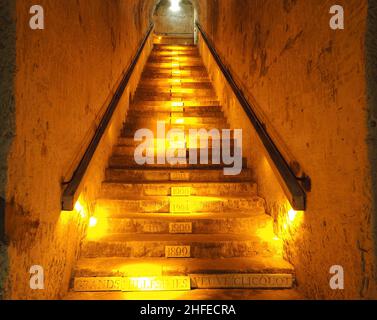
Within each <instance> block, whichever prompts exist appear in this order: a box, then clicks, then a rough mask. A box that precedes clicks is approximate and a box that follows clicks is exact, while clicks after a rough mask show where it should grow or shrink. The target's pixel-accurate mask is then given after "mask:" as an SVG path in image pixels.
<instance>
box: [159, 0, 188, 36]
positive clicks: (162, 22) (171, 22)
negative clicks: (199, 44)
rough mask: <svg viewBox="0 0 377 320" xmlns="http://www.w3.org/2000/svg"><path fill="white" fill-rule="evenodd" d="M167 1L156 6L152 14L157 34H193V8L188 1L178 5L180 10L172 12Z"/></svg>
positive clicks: (185, 0) (184, 0) (164, 0)
mask: <svg viewBox="0 0 377 320" xmlns="http://www.w3.org/2000/svg"><path fill="white" fill-rule="evenodd" d="M170 7H171V4H170V1H169V0H162V1H160V2H159V3H158V4H157V7H156V10H155V12H154V14H153V20H154V23H155V28H156V29H155V30H156V33H157V34H191V35H193V34H194V6H193V5H192V3H191V2H190V1H188V0H183V1H181V3H180V7H181V10H179V11H177V12H172V11H171V10H170Z"/></svg>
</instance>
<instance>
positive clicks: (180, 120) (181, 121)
mask: <svg viewBox="0 0 377 320" xmlns="http://www.w3.org/2000/svg"><path fill="white" fill-rule="evenodd" d="M184 123H185V119H176V120H175V124H184Z"/></svg>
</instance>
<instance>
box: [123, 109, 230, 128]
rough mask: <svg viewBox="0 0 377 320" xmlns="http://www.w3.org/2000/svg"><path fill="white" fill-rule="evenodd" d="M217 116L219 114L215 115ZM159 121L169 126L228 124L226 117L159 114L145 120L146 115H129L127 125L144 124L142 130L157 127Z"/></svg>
mask: <svg viewBox="0 0 377 320" xmlns="http://www.w3.org/2000/svg"><path fill="white" fill-rule="evenodd" d="M214 115H217V114H214ZM157 121H160V122H162V121H164V122H165V123H166V124H167V125H198V124H201V125H204V126H208V125H212V124H215V125H216V124H218V125H222V124H224V123H226V119H225V117H218V116H216V117H215V116H212V117H204V116H201V117H188V116H182V114H181V113H177V112H176V113H171V114H169V115H168V116H164V115H163V114H162V115H161V114H159V115H156V116H154V117H153V118H145V114H129V115H128V117H127V121H126V125H134V126H139V127H140V125H143V124H144V127H141V128H148V127H151V126H154V127H155V126H156V123H157Z"/></svg>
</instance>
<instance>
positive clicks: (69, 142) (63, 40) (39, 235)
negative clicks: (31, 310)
mask: <svg viewBox="0 0 377 320" xmlns="http://www.w3.org/2000/svg"><path fill="white" fill-rule="evenodd" d="M33 4H35V3H34V2H33V1H28V0H25V1H17V8H16V9H17V44H16V51H17V58H16V59H17V60H16V62H17V73H16V77H15V101H16V102H15V111H13V112H14V114H13V115H14V117H15V123H16V128H17V129H16V134H15V137H14V139H13V144H12V148H11V151H10V153H9V154H8V174H7V178H8V185H7V190H6V206H7V208H6V215H7V219H6V222H7V235H8V237H9V241H10V242H9V247H8V259H9V276H8V278H7V281H6V288H5V289H6V298H8V299H44V298H49V299H54V298H59V297H61V296H63V295H64V294H65V292H66V290H67V289H68V283H69V278H70V274H71V268H72V265H73V263H74V261H75V258H76V256H77V252H78V245H79V242H80V240H81V238H82V236H83V233H84V230H85V225H86V220H85V219H82V218H80V215H79V214H78V213H77V212H61V203H60V197H61V192H62V187H61V182H62V181H63V180H65V181H67V180H69V179H70V176H71V174H72V171H73V169H74V168H75V166H76V165H77V163H78V161H79V159H80V158H81V156H82V154H83V151H84V150H85V148H86V146H87V145H88V142H89V141H90V139H91V136H92V135H93V131H94V129H95V128H96V126H97V125H98V121H99V119H100V117H101V115H102V114H103V112H104V110H105V108H106V107H107V105H108V102H109V99H110V98H111V97H112V95H113V93H114V89H115V88H116V86H117V84H118V82H119V80H120V78H121V76H122V73H123V72H124V70H125V69H126V68H127V67H128V65H129V63H130V61H131V59H132V58H133V56H134V55H135V53H136V50H137V48H138V46H139V45H140V42H141V40H142V38H143V37H144V35H145V33H146V31H147V28H148V26H149V23H150V21H149V10H150V7H151V5H152V2H151V1H144V2H143V1H136V0H131V1H120V0H116V1H111V2H110V1H101V0H90V1H89V0H80V1H74V0H68V1H58V0H41V1H39V4H40V5H42V6H43V8H44V11H45V29H44V30H36V31H32V30H31V29H30V28H29V18H30V14H29V9H30V7H31V6H32V5H33ZM141 69H142V68H141V67H140V66H139V67H138V68H137V69H136V71H135V73H136V74H140V72H141ZM133 82H134V83H133V86H135V82H136V83H137V81H136V79H134V80H133ZM127 90H128V91H127V92H126V94H125V95H129V94H132V88H130V89H127ZM128 99H129V97H128V96H127V97H124V99H123V102H122V103H123V109H125V108H127V107H128ZM121 113H122V112H121ZM124 113H125V110H123V114H124ZM7 119H8V118H7ZM118 122H119V121H118ZM115 130H116V131H117V133H118V130H117V128H115ZM107 134H108V135H111V128H110V129H109V130H108V133H107ZM110 140H111V139H110V138H109V141H110ZM107 149H109V146H107V148H104V149H103V150H102V151H101V152H99V153H100V154H99V155H98V154H97V158H101V155H105V156H106V150H107ZM106 160H107V159H106ZM100 162H101V161H100V160H98V163H100ZM98 163H97V164H96V163H94V164H93V165H92V166H94V167H96V165H98ZM101 169H102V171H104V166H103V168H101ZM97 176H99V177H100V178H101V177H102V175H101V171H98V170H97V171H96V174H95V175H94V178H93V179H94V180H95V179H96V178H97ZM99 185H100V184H99ZM88 188H89V187H88ZM91 188H94V187H93V186H91ZM89 189H90V188H89ZM91 192H94V191H93V190H86V189H84V190H83V193H84V194H85V193H91ZM89 200H90V199H89ZM33 265H41V266H42V267H43V268H44V271H45V290H31V289H30V287H29V278H30V275H29V269H30V267H31V266H33Z"/></svg>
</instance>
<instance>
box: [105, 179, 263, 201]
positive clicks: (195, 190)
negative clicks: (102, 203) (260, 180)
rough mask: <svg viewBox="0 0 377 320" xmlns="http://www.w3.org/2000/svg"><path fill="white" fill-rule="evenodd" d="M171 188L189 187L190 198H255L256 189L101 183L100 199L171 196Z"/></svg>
mask: <svg viewBox="0 0 377 320" xmlns="http://www.w3.org/2000/svg"><path fill="white" fill-rule="evenodd" d="M173 187H189V188H190V193H191V196H240V197H242V196H245V197H250V196H255V195H256V193H257V188H256V185H255V184H252V183H229V184H225V183H219V184H216V183H208V184H187V183H186V184H185V183H180V184H114V183H103V184H102V191H101V197H102V198H106V199H124V198H126V197H129V196H135V194H137V195H139V196H171V193H172V188H173Z"/></svg>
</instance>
